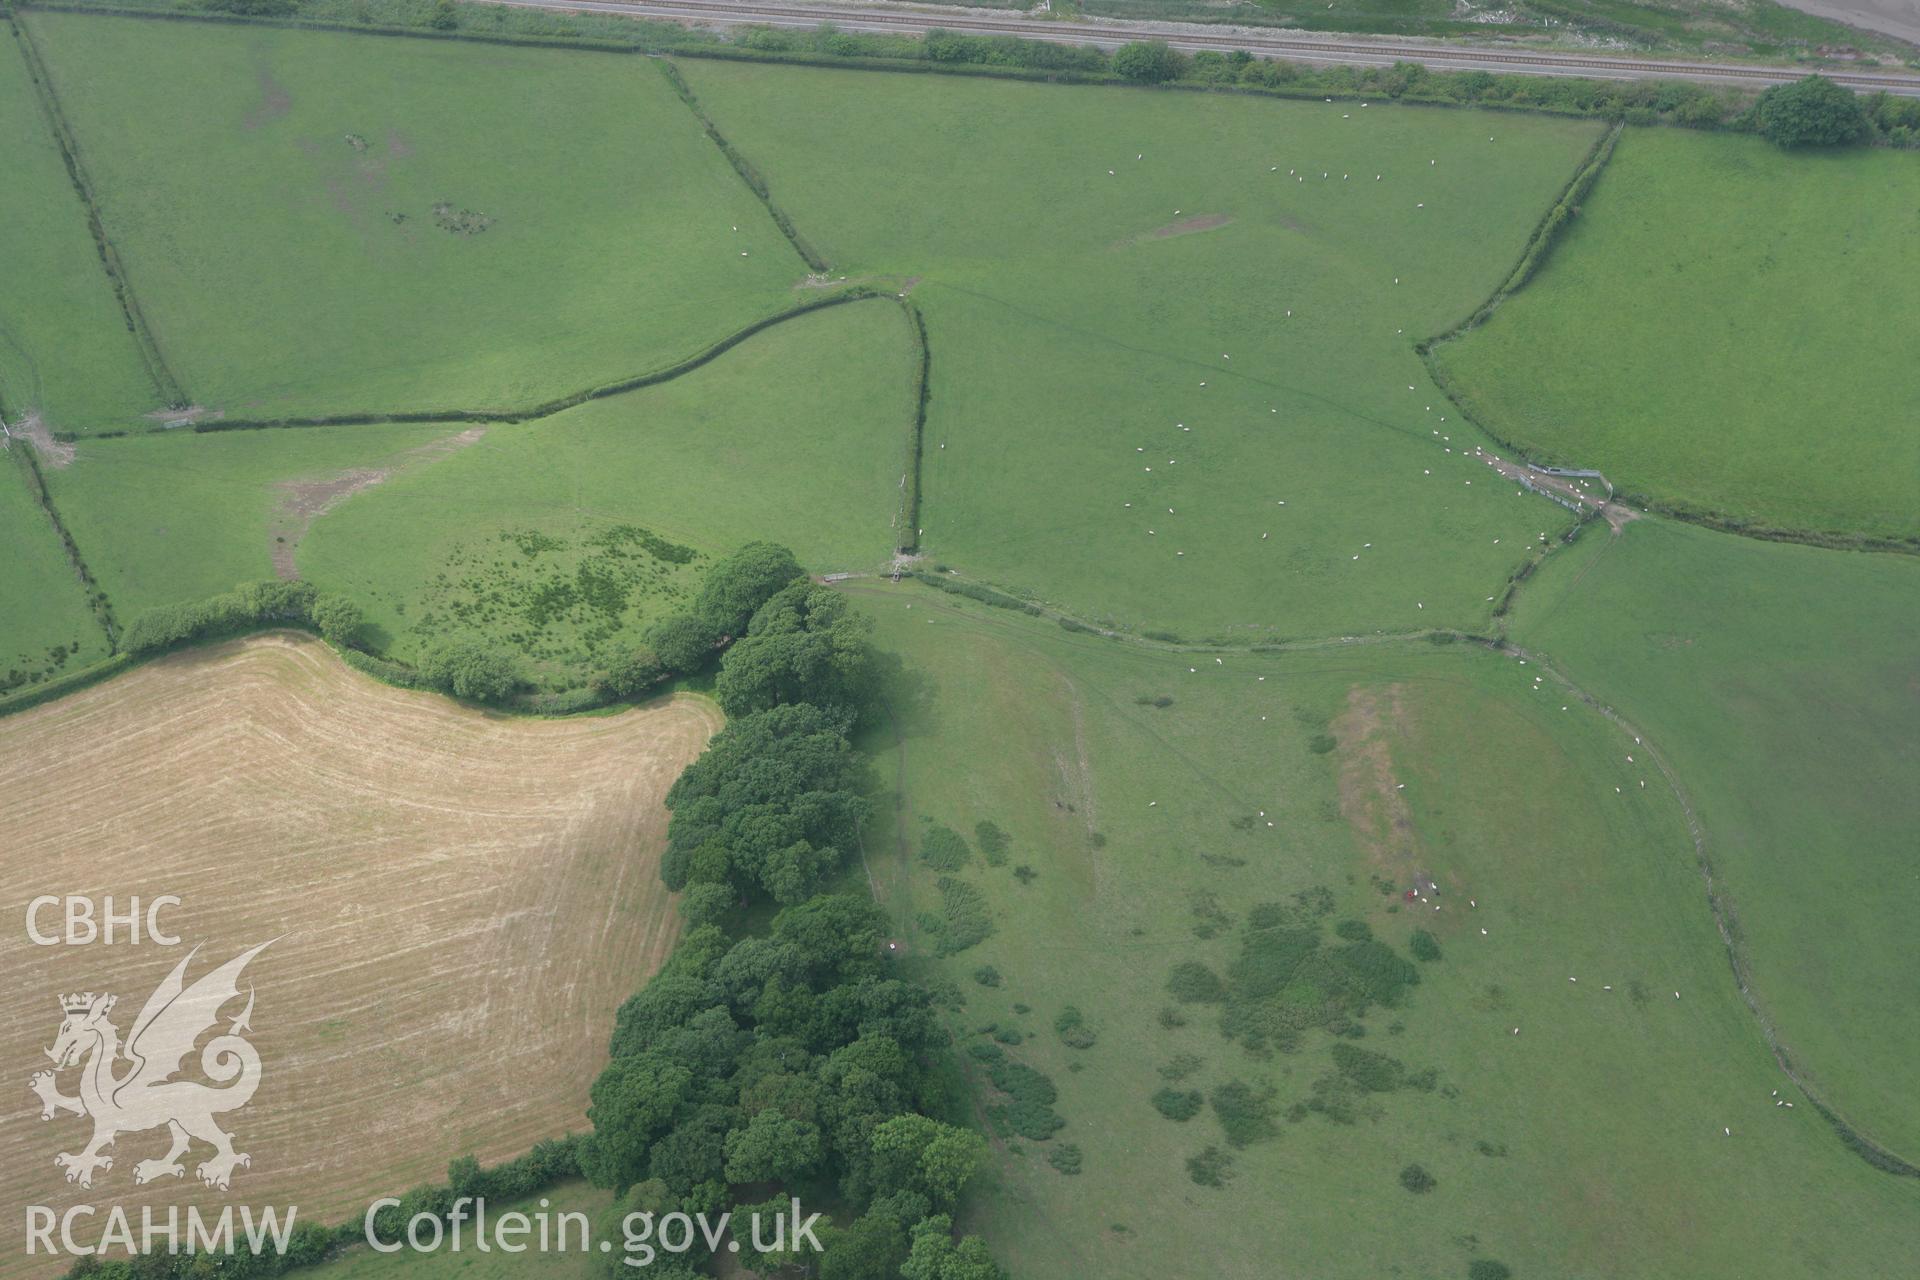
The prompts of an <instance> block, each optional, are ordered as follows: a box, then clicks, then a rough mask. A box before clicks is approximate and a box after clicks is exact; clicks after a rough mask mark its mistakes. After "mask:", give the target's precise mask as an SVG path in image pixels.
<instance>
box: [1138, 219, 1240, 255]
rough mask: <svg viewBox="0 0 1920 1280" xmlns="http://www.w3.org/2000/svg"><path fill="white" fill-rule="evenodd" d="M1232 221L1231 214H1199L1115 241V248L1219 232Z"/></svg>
mask: <svg viewBox="0 0 1920 1280" xmlns="http://www.w3.org/2000/svg"><path fill="white" fill-rule="evenodd" d="M1232 221H1233V215H1232V214H1230V213H1202V214H1197V215H1195V216H1194V217H1191V218H1182V219H1180V221H1178V222H1169V223H1168V224H1167V225H1166V226H1164V227H1155V228H1154V229H1153V230H1151V231H1143V232H1141V233H1140V234H1139V235H1137V236H1128V237H1127V238H1126V239H1124V240H1116V241H1114V244H1113V247H1114V248H1116V249H1125V248H1127V247H1128V246H1130V245H1136V244H1140V243H1142V242H1143V241H1147V240H1171V239H1172V238H1173V237H1175V236H1192V235H1198V234H1200V233H1201V232H1202V231H1218V230H1219V229H1220V228H1221V227H1224V226H1226V225H1227V224H1229V223H1231V222H1232Z"/></svg>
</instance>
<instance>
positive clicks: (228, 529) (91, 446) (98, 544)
mask: <svg viewBox="0 0 1920 1280" xmlns="http://www.w3.org/2000/svg"><path fill="white" fill-rule="evenodd" d="M458 430H460V428H459V427H447V426H411V427H313V428H303V429H300V430H288V431H232V432H220V433H217V434H209V435H180V434H174V433H168V434H165V435H139V436H131V437H127V438H125V439H116V440H82V441H80V442H79V443H78V444H76V445H75V446H74V458H73V461H72V463H70V464H69V465H68V466H65V467H52V466H47V465H45V464H44V463H43V464H42V474H43V475H44V476H45V478H46V482H47V488H48V490H49V492H51V493H52V494H53V498H54V502H55V503H56V504H57V505H58V507H59V510H60V513H61V517H62V518H63V519H64V520H65V521H66V522H67V528H68V530H69V531H70V532H71V533H72V534H73V538H74V541H75V542H76V543H78V544H79V546H80V548H81V553H82V554H83V555H85V556H86V557H87V563H88V564H89V566H95V568H94V573H95V576H96V577H97V578H98V579H99V581H100V585H101V587H102V588H103V589H104V590H105V591H106V593H107V598H108V599H109V600H110V601H112V603H113V607H114V611H115V613H116V614H117V615H119V616H120V618H121V620H122V621H123V622H131V621H132V620H133V618H135V617H136V616H138V615H139V613H140V612H141V611H142V610H144V609H151V608H153V607H155V606H157V605H163V604H174V603H177V602H179V601H183V600H197V599H200V598H202V597H205V596H210V595H214V594H216V593H217V592H221V591H227V590H230V589H231V588H232V587H233V586H234V584H235V583H238V582H251V581H255V580H258V579H261V578H270V577H272V576H273V575H274V564H273V548H274V541H273V539H274V537H275V536H276V534H275V533H274V524H275V520H276V515H277V512H278V511H279V509H280V507H281V504H282V502H283V501H284V500H285V498H286V496H287V495H286V491H285V490H284V489H282V488H280V487H279V486H281V485H283V484H285V483H288V482H298V481H302V480H309V481H318V480H324V479H327V478H330V477H334V476H338V475H341V474H342V473H346V472H350V471H355V470H377V469H380V468H383V467H392V466H395V465H398V464H399V462H401V461H402V459H403V457H404V455H405V454H406V452H407V451H408V450H410V449H415V448H418V447H420V446H422V445H425V444H427V443H429V442H430V441H434V440H438V439H444V438H445V437H447V436H448V435H450V434H452V433H454V432H456V431H458Z"/></svg>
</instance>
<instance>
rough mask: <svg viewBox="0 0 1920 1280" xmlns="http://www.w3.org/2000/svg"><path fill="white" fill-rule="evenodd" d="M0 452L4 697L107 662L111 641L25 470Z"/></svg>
mask: <svg viewBox="0 0 1920 1280" xmlns="http://www.w3.org/2000/svg"><path fill="white" fill-rule="evenodd" d="M26 447H27V446H26V445H23V444H19V443H15V444H14V445H12V446H10V447H9V449H8V450H7V452H5V453H3V454H0V547H5V548H6V554H5V555H4V556H0V600H4V601H6V602H7V604H6V607H5V608H4V609H0V614H4V616H5V619H6V621H5V624H4V625H3V626H0V693H10V692H12V691H13V690H15V689H18V688H22V687H24V686H26V685H29V684H38V683H40V682H41V681H43V680H47V679H49V678H51V677H53V676H56V675H59V674H60V673H61V672H63V671H72V670H77V669H78V668H80V667H84V666H86V665H87V664H88V663H90V662H95V661H98V660H99V659H101V658H104V657H106V656H107V639H106V636H105V635H103V634H102V633H101V630H100V625H99V623H97V622H95V621H94V617H93V611H92V610H91V609H89V608H88V607H87V596H86V589H85V588H84V587H82V586H81V584H80V580H79V579H78V578H77V577H75V576H74V572H73V567H72V566H71V565H69V564H68V563H67V553H66V551H65V549H64V548H62V547H61V545H60V539H59V536H58V535H57V534H56V533H55V532H54V528H53V525H52V523H51V522H50V521H48V519H47V516H46V513H45V512H44V511H42V510H41V509H40V506H39V504H38V503H37V502H35V501H34V498H33V492H32V490H31V489H30V488H29V487H28V486H29V483H30V481H29V477H28V476H27V474H26V472H25V468H23V467H22V466H21V465H20V462H19V460H18V459H17V458H15V457H14V456H13V452H12V450H13V449H19V448H26Z"/></svg>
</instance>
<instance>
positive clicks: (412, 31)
mask: <svg viewBox="0 0 1920 1280" xmlns="http://www.w3.org/2000/svg"><path fill="white" fill-rule="evenodd" d="M479 2H480V3H486V0H479ZM501 7H503V8H508V9H511V8H512V6H510V5H503V6H501ZM12 9H13V10H14V11H19V12H30V11H35V10H40V11H46V12H58V13H86V14H96V15H101V16H107V17H123V18H149V19H155V20H158V21H172V22H210V23H221V24H228V25H252V26H266V27H278V28H283V29H287V30H307V31H335V32H345V33H351V34H359V35H379V36H395V37H403V38H413V39H421V40H465V41H472V42H474V43H479V44H495V45H518V46H525V47H529V48H544V49H584V50H592V51H596V52H602V53H625V54H639V55H642V56H648V57H658V58H667V57H684V58H708V59H713V60H716V61H725V62H752V63H774V64H780V65H788V66H808V67H824V68H836V69H840V70H851V71H892V72H899V73H904V74H925V75H946V76H958V77H962V78H966V77H973V78H980V79H990V80H1018V81H1027V82H1032V83H1044V84H1062V85H1102V86H1106V87H1109V88H1132V89H1141V90H1173V91H1178V92H1188V93H1221V94H1236V95H1243V96H1249V97H1258V98H1279V99H1283V100H1294V101H1306V100H1316V101H1317V100H1320V99H1323V98H1326V97H1329V96H1330V97H1333V98H1334V99H1336V100H1342V101H1344V100H1353V101H1359V100H1361V99H1368V100H1376V99H1382V98H1385V99H1387V100H1389V101H1392V102H1395V103H1398V104H1400V105H1403V106H1424V107H1439V108H1467V109H1480V110H1487V111H1496V112H1509V113H1517V114H1522V115H1544V116H1552V117H1556V118H1561V119H1585V120H1594V119H1608V120H1621V119H1630V120H1631V122H1633V123H1638V124H1643V125H1647V126H1657V125H1664V126H1669V127H1674V128H1684V129H1694V130H1700V131H1704V132H1709V133H1722V132H1730V133H1748V132H1751V130H1750V129H1748V128H1747V127H1746V126H1745V125H1744V124H1742V123H1740V120H1741V118H1742V113H1741V112H1738V111H1734V110H1733V108H1735V107H1741V106H1744V105H1745V104H1746V103H1747V102H1748V101H1749V100H1750V99H1751V98H1752V97H1753V96H1755V91H1752V90H1749V89H1745V88H1742V87H1738V86H1724V85H1723V86H1717V88H1718V90H1719V91H1720V92H1721V93H1722V94H1723V95H1725V105H1726V106H1727V107H1728V111H1727V112H1725V113H1723V114H1722V115H1721V116H1720V117H1717V118H1713V119H1695V118H1687V117H1682V116H1681V115H1679V114H1678V113H1676V112H1674V111H1671V110H1663V109H1661V108H1659V107H1658V106H1657V105H1654V103H1653V102H1651V101H1649V102H1626V101H1621V100H1607V101H1602V102H1600V103H1599V104H1598V105H1588V104H1582V103H1578V102H1564V103H1563V102H1550V101H1515V100H1511V99H1507V98H1499V97H1456V96H1452V95H1450V94H1448V93H1446V92H1445V90H1444V88H1443V87H1442V86H1445V85H1446V84H1449V83H1452V81H1450V80H1448V79H1446V77H1450V76H1451V77H1460V76H1471V75H1475V74H1476V73H1474V72H1472V71H1432V72H1428V73H1427V74H1426V75H1425V76H1423V77H1422V83H1420V84H1419V85H1416V86H1410V87H1409V88H1407V89H1402V90H1400V91H1398V92H1394V91H1391V90H1389V89H1388V88H1386V87H1384V86H1383V85H1380V84H1377V83H1376V84H1355V83H1338V82H1336V81H1335V80H1334V79H1330V78H1323V75H1324V73H1327V72H1339V71H1351V70H1352V68H1348V67H1342V66H1336V67H1319V66H1316V65H1315V64H1312V63H1305V62H1298V61H1293V60H1290V59H1286V58H1281V57H1273V58H1256V59H1255V61H1257V62H1273V63H1277V64H1281V65H1285V66H1288V67H1293V68H1297V69H1299V71H1300V74H1299V76H1298V78H1297V79H1296V80H1294V81H1291V82H1286V83H1278V84H1244V83H1238V82H1233V83H1228V82H1223V81H1201V80H1173V81H1165V82H1161V83H1157V84H1141V83H1137V82H1135V81H1132V80H1128V79H1126V78H1125V77H1123V76H1121V75H1119V74H1118V73H1116V72H1113V71H1108V70H1092V69H1088V68H1075V67H1069V66H1045V65H1033V66H1028V65H1021V64H1018V63H1011V64H1010V63H991V62H957V61H956V62H943V61H938V60H934V59H930V58H915V57H902V56H894V55H890V54H888V53H886V52H884V51H881V52H872V53H866V52H854V53H834V52H830V51H827V50H823V49H807V50H791V49H756V48H751V47H748V46H745V45H741V44H738V43H735V42H733V41H731V40H728V39H725V38H723V37H720V36H717V35H714V34H711V33H708V32H705V31H702V30H698V29H695V28H691V27H686V26H682V25H680V24H679V23H677V22H675V21H673V20H670V19H661V18H652V17H648V16H647V15H646V14H645V13H642V12H636V13H634V14H632V15H627V14H619V15H607V14H594V15H582V14H570V15H565V14H564V11H558V10H551V11H550V10H537V11H536V10H525V11H524V12H529V13H534V12H538V13H541V14H544V15H545V16H547V17H548V18H550V19H552V18H559V17H561V16H566V17H571V18H580V17H585V16H593V17H605V18H607V19H608V20H609V23H610V24H632V26H633V29H634V30H635V32H636V34H637V36H638V37H639V38H636V39H633V40H626V39H620V38H613V37H609V36H604V35H599V34H588V33H585V32H583V33H582V34H578V35H574V34H567V33H564V32H562V33H560V34H554V35H545V34H539V33H533V32H489V31H464V30H460V29H457V28H456V29H453V30H438V29H434V28H431V27H425V26H402V25H396V24H391V23H381V22H377V21H367V22H351V21H341V20H336V19H303V18H298V17H290V16H286V15H272V14H259V15H254V14H237V13H220V12H215V11H211V10H206V11H200V10H184V9H162V8H144V7H139V6H125V5H114V4H89V3H85V0H78V2H69V3H63V2H62V0H17V2H16V3H14V4H13V5H12ZM0 11H5V10H4V4H0ZM821 25H822V26H823V27H824V26H830V25H831V23H830V22H824V21H823V23H822V24H821ZM756 29H757V28H756ZM848 38H854V37H851V36H850V37H848ZM860 38H871V39H872V40H874V41H876V42H884V41H888V40H892V41H905V42H908V43H918V42H920V41H922V40H923V39H924V36H923V35H921V34H917V33H916V34H902V35H898V36H881V35H874V36H871V37H860ZM1001 39H1004V40H1007V41H1011V42H1013V43H1015V44H1018V45H1037V46H1039V47H1043V48H1051V49H1071V48H1080V47H1081V46H1063V45H1055V44H1049V43H1047V42H1044V41H1037V40H1029V39H1025V38H1023V37H1019V36H1007V37H1003V38H1001ZM1362 70H1383V71H1384V70H1388V69H1387V68H1363V69H1362ZM1484 74H1488V75H1491V76H1492V77H1493V78H1494V79H1495V80H1496V81H1497V82H1500V83H1505V82H1506V81H1519V82H1534V81H1539V80H1541V79H1542V77H1538V76H1530V75H1527V74H1525V73H1522V72H1490V73H1484ZM1546 82H1547V83H1551V84H1554V85H1559V86H1573V87H1577V88H1580V89H1583V90H1588V91H1591V92H1592V94H1593V95H1594V96H1595V97H1598V98H1602V99H1605V98H1606V97H1607V95H1609V94H1618V93H1619V92H1620V91H1621V88H1622V86H1623V85H1625V84H1628V83H1629V82H1621V81H1614V80H1603V79H1598V78H1593V77H1585V76H1553V77H1550V78H1547V80H1546ZM1673 82H1676V81H1669V82H1668V83H1673ZM1677 82H1681V83H1686V84H1689V85H1697V82H1695V81H1687V80H1684V79H1682V80H1680V81H1677ZM1633 83H1638V82H1633ZM1698 87H1699V88H1700V90H1701V92H1702V93H1703V94H1708V95H1709V96H1711V95H1712V92H1713V89H1712V88H1710V87H1709V86H1706V85H1698ZM1630 113H1634V114H1630ZM1642 115H1644V117H1645V118H1642ZM1874 145H1886V144H1885V143H1884V142H1883V141H1881V140H1879V139H1876V141H1875V143H1874Z"/></svg>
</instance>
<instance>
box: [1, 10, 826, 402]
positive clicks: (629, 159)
mask: <svg viewBox="0 0 1920 1280" xmlns="http://www.w3.org/2000/svg"><path fill="white" fill-rule="evenodd" d="M22 21H23V22H24V23H25V25H26V26H27V27H28V29H29V30H30V31H31V32H32V33H33V35H34V37H35V39H36V40H37V41H38V43H39V47H40V49H41V51H42V54H43V56H44V57H45V59H46V61H47V63H48V64H49V66H50V68H51V71H52V75H53V80H54V83H55V86H56V89H57V92H58V94H59V96H60V99H61V101H62V102H63V103H64V104H65V107H66V110H67V114H68V117H69V119H70V120H71V121H72V124H73V128H74V130H75V132H76V134H77V135H78V137H79V139H80V142H81V147H82V151H83V154H84V159H85V163H86V164H87V166H88V169H89V172H90V173H91V175H92V178H93V181H94V184H95V186H96V188H97V189H98V191H99V196H100V202H101V217H102V220H103V222H104V224H105V226H106V229H107V234H108V235H109V236H110V237H111V238H112V239H113V240H114V242H115V244H116V245H117V246H118V247H119V249H120V252H121V254H122V256H123V257H124V259H125V261H126V264H127V272H128V276H129V278H130V279H131V281H132V283H133V287H134V289H135V291H136V293H137V294H138V295H139V297H140V299H141V301H142V304H143V306H144V307H145V309H146V313H147V316H148V319H149V320H150V322H151V324H152V326H153V328H154V331H155V336H156V339H157V341H158V343H159V346H160V349H161V351H162V353H163V354H164V355H165V357H166V359H167V361H168V363H169V365H170V366H171V367H172V368H173V370H174V372H175V374H176V375H177V377H178V379H179V381H180V382H181V384H182V385H183V386H184V388H185V389H186V392H187V394H188V395H189V396H191V397H192V398H194V399H195V400H197V401H198V402H199V403H201V404H203V405H205V406H207V407H208V408H209V409H215V410H221V411H224V412H225V413H226V414H227V415H229V416H232V417H244V418H263V417H278V416H285V415H314V414H328V413H349V412H360V411H390V410H429V411H431V410H439V409H479V410H490V409H495V408H501V409H508V408H514V407H517V406H521V405H525V404H531V403H534V402H538V401H540V400H544V399H548V398H551V397H554V396H559V395H563V394H565V393H568V392H571V391H575V390H578V389H581V388H584V387H589V386H595V385H600V384H604V383H609V382H613V381H617V380H618V379H620V378H623V377H629V376H632V375H635V374H640V373H645V372H647V371H649V370H652V369H655V368H659V367H662V366H664V365H667V364H670V363H672V362H673V361H674V360H677V359H679V358H681V357H683V356H686V355H689V354H691V353H693V352H695V351H697V350H700V349H701V348H704V347H706V346H708V345H710V344H711V343H713V342H714V341H716V340H718V339H719V338H721V337H723V336H725V335H726V334H729V333H732V332H735V331H737V330H739V329H741V328H743V327H745V326H746V325H747V324H748V323H749V322H751V321H752V320H754V319H757V318H758V317H760V316H763V315H766V314H769V313H771V312H774V311H777V310H779V309H780V308H781V307H783V306H785V305H787V304H788V302H789V301H790V294H789V287H790V286H791V285H793V284H794V283H796V282H797V281H799V280H800V279H801V278H802V276H803V275H804V274H805V272H806V266H805V264H804V263H803V262H801V260H800V259H799V258H798V257H797V256H796V255H795V254H794V252H793V251H792V249H791V248H790V247H789V246H788V245H787V243H786V241H785V240H784V239H783V238H782V237H781V235H780V233H779V231H778V229H777V228H775V227H774V226H773V224H772V222H771V221H770V220H769V219H768V217H767V215H766V212H765V210H764V209H763V207H762V206H761V205H760V203H759V201H758V200H756V199H755V197H754V196H753V193H752V192H751V191H749V190H748V189H747V188H746V186H745V185H743V184H742V183H741V182H740V180H739V179H738V178H737V177H736V176H735V175H734V173H733V172H732V170H731V169H730V168H729V167H728V166H727V163H726V161H725V159H724V158H723V157H722V156H721V155H720V153H719V151H718V150H717V149H716V148H715V147H714V146H713V144H712V143H710V142H709V141H707V139H706V138H704V137H703V136H702V135H701V133H700V130H699V127H698V125H697V124H696V122H695V121H694V119H693V117H692V116H691V115H690V114H689V113H688V112H687V110H686V108H685V107H684V106H682V105H681V103H680V102H679V100H678V99H677V98H676V97H675V96H674V94H673V91H672V88H671V86H669V85H668V84H667V83H666V81H665V79H664V78H663V77H662V76H661V75H660V73H659V71H658V70H657V68H655V67H653V66H652V65H650V64H649V63H648V62H647V61H646V60H645V59H641V58H635V57H623V56H618V55H612V54H600V53H591V52H566V51H545V50H527V49H513V48H505V47H499V46H479V45H452V44H443V43H440V42H435V41H425V40H381V39H369V38H367V37H364V36H352V35H335V34H323V33H315V32H297V31H275V30H271V29H264V28H249V27H223V26H212V25H201V24H193V23H177V22H156V21H146V20H128V19H115V18H103V17H98V16H88V15H77V14H59V13H45V14H32V15H30V16H26V17H24V18H23V19H22ZM186 81H190V82H191V83H192V84H193V86H194V92H192V93H190V94H189V93H183V92H180V91H178V90H177V89H175V88H171V87H169V86H170V85H173V84H177V83H181V82H186ZM508 83H510V84H512V85H513V86H514V92H512V93H501V92H499V91H498V90H499V86H500V85H502V84H508ZM588 175H590V176H591V180H587V179H588ZM437 209H439V210H440V211H439V212H436V210H437ZM469 215H477V217H470V216H469ZM489 220H490V221H489ZM483 224H484V225H483ZM736 227H737V228H738V230H737V231H736V230H734V228H736ZM743 255H750V256H743ZM113 425H125V424H124V423H120V422H115V423H114V424H113Z"/></svg>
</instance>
